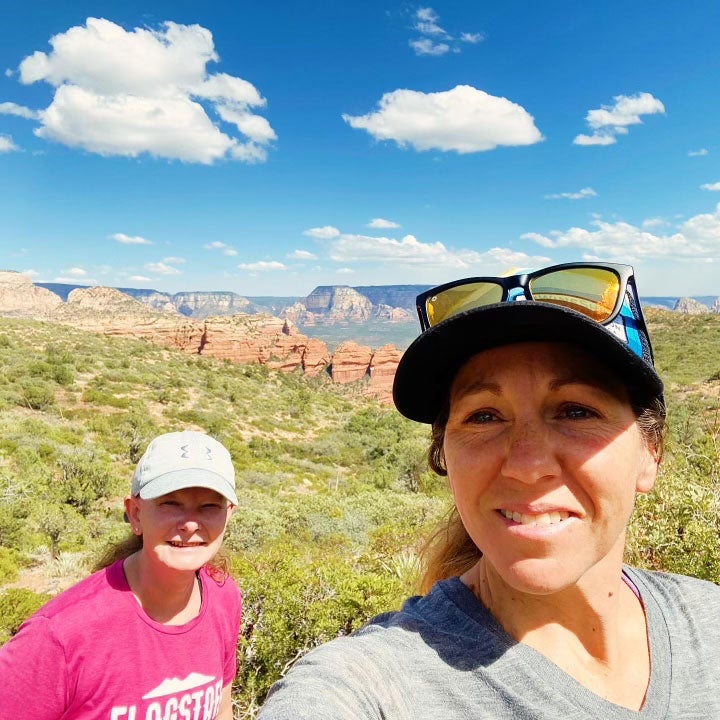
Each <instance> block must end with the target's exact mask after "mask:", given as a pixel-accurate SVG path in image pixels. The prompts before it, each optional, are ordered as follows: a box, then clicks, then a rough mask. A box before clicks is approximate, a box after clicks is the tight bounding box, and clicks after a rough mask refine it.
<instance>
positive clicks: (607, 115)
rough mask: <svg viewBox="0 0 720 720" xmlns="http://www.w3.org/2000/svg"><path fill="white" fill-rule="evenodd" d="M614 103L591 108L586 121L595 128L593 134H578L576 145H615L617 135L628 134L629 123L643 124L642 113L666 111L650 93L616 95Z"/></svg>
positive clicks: (592, 128) (575, 140) (651, 113)
mask: <svg viewBox="0 0 720 720" xmlns="http://www.w3.org/2000/svg"><path fill="white" fill-rule="evenodd" d="M613 100H614V101H615V102H614V104H613V105H603V106H602V107H600V108H598V109H597V110H589V111H588V114H587V115H586V116H585V121H586V122H587V124H588V125H589V127H590V129H591V130H593V131H594V132H593V134H592V135H578V136H577V137H576V138H575V139H574V140H573V143H575V145H613V144H614V143H615V142H617V141H616V136H617V135H626V134H627V132H628V130H627V128H628V126H629V125H640V124H642V119H641V118H640V116H641V115H654V114H656V113H665V106H664V105H663V104H662V102H660V100H658V99H657V98H656V97H653V96H652V95H651V94H650V93H647V92H640V93H637V94H636V95H616V96H615V97H614V98H613Z"/></svg>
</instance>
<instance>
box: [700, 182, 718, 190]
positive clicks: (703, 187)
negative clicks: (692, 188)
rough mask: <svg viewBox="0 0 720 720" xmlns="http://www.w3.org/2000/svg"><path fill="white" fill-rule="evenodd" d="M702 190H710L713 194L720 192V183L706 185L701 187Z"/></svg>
mask: <svg viewBox="0 0 720 720" xmlns="http://www.w3.org/2000/svg"><path fill="white" fill-rule="evenodd" d="M700 189H701V190H710V191H712V192H720V182H716V183H704V184H703V185H701V186H700Z"/></svg>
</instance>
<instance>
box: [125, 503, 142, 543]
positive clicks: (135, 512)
mask: <svg viewBox="0 0 720 720" xmlns="http://www.w3.org/2000/svg"><path fill="white" fill-rule="evenodd" d="M125 517H126V518H127V521H128V522H129V523H130V527H131V528H132V531H133V533H134V534H135V535H142V527H141V525H140V503H139V502H138V499H137V498H136V497H133V496H132V495H131V496H130V497H126V498H125Z"/></svg>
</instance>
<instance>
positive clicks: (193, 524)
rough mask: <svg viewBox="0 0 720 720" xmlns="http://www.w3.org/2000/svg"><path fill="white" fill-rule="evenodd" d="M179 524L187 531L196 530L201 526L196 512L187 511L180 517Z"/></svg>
mask: <svg viewBox="0 0 720 720" xmlns="http://www.w3.org/2000/svg"><path fill="white" fill-rule="evenodd" d="M178 526H179V527H180V528H181V529H182V530H186V531H187V532H195V531H196V530H197V529H198V528H199V527H200V522H199V521H198V519H197V517H196V516H195V515H194V514H189V513H185V514H184V515H183V516H182V517H181V518H180V519H179V521H178Z"/></svg>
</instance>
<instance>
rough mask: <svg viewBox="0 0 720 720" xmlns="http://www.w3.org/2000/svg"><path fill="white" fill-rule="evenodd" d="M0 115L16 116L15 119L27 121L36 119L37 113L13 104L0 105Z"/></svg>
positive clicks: (3, 103) (4, 103)
mask: <svg viewBox="0 0 720 720" xmlns="http://www.w3.org/2000/svg"><path fill="white" fill-rule="evenodd" d="M0 115H16V116H17V117H22V118H27V119H28V120H37V119H38V113H37V112H36V111H35V110H31V109H30V108H26V107H23V106H22V105H17V104H16V103H13V102H2V103H0Z"/></svg>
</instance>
